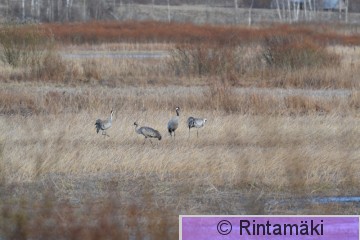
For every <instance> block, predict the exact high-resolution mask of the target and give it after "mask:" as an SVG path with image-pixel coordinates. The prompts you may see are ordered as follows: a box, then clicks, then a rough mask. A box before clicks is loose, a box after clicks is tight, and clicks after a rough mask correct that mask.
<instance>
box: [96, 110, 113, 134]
mask: <svg viewBox="0 0 360 240" xmlns="http://www.w3.org/2000/svg"><path fill="white" fill-rule="evenodd" d="M113 114H114V111H113V110H111V112H110V117H109V118H108V119H105V120H101V119H97V120H96V122H95V127H96V133H99V131H100V130H102V135H104V136H108V137H110V136H109V135H108V134H107V133H106V130H107V129H109V128H110V127H111V125H112V118H113Z"/></svg>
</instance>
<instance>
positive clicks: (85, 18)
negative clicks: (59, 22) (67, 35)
mask: <svg viewBox="0 0 360 240" xmlns="http://www.w3.org/2000/svg"><path fill="white" fill-rule="evenodd" d="M86 4H87V2H86V0H84V1H83V19H84V21H86V20H87V17H86V12H87V11H86V9H87V5H86Z"/></svg>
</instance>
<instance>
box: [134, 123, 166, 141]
mask: <svg viewBox="0 0 360 240" xmlns="http://www.w3.org/2000/svg"><path fill="white" fill-rule="evenodd" d="M134 125H135V132H136V133H137V134H142V135H144V137H145V140H144V143H143V144H145V141H146V139H147V138H149V140H150V142H151V145H153V143H152V141H151V139H150V138H157V139H159V141H160V140H161V134H160V133H159V131H157V130H155V129H153V128H151V127H141V128H139V129H138V126H139V125H138V124H137V122H134Z"/></svg>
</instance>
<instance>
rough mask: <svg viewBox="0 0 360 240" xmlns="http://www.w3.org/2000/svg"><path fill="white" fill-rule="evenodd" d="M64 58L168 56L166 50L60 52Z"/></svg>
mask: <svg viewBox="0 0 360 240" xmlns="http://www.w3.org/2000/svg"><path fill="white" fill-rule="evenodd" d="M61 56H62V57H63V58H64V59H86V58H114V59H125V58H138V59H144V58H162V57H166V56H168V53H166V52H114V53H111V52H91V53H90V52H84V53H64V52H63V53H61Z"/></svg>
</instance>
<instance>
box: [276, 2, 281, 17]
mask: <svg viewBox="0 0 360 240" xmlns="http://www.w3.org/2000/svg"><path fill="white" fill-rule="evenodd" d="M276 9H277V12H278V15H279V19H280V21H282V16H281V11H280V5H279V0H276Z"/></svg>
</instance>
